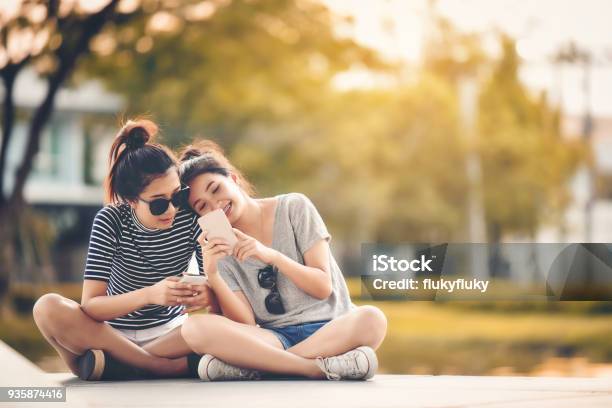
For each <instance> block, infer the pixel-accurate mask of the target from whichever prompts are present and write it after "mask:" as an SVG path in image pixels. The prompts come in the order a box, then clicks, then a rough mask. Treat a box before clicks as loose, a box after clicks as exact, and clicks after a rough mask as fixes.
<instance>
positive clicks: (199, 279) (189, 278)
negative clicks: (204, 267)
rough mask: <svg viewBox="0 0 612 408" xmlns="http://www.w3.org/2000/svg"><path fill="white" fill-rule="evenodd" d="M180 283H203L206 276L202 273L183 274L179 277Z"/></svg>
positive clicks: (206, 280)
mask: <svg viewBox="0 0 612 408" xmlns="http://www.w3.org/2000/svg"><path fill="white" fill-rule="evenodd" d="M179 282H181V283H193V284H195V285H204V284H205V283H206V282H208V278H207V277H206V276H204V275H189V274H186V275H183V277H182V278H181V280H180V281H179Z"/></svg>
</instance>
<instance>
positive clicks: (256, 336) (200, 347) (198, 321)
mask: <svg viewBox="0 0 612 408" xmlns="http://www.w3.org/2000/svg"><path fill="white" fill-rule="evenodd" d="M386 330H387V320H386V318H385V316H384V314H383V313H382V312H381V311H380V310H379V309H377V308H375V307H373V306H361V307H358V308H356V309H355V310H353V311H351V312H349V313H347V314H346V315H343V316H341V317H339V318H336V319H334V320H332V321H331V322H329V323H327V324H326V325H325V326H323V327H322V328H321V329H319V330H318V331H316V332H315V333H314V334H313V335H312V336H310V337H309V338H308V339H306V340H304V341H303V342H301V343H298V344H296V345H295V346H293V347H291V348H289V349H288V350H283V347H282V344H281V343H280V341H279V340H278V338H277V337H276V336H275V335H274V334H273V333H272V332H271V331H269V330H266V329H262V328H259V327H256V326H249V325H246V324H241V323H236V322H234V321H231V320H229V319H227V318H225V317H223V316H217V315H198V316H191V317H189V319H187V321H186V322H185V323H184V324H183V326H182V328H181V333H182V336H183V338H184V340H185V342H186V343H187V344H188V345H189V346H190V347H191V349H192V350H193V351H195V352H196V353H198V354H211V355H213V356H215V357H218V358H219V359H221V360H223V361H225V362H227V363H229V364H232V365H235V366H239V367H244V368H250V369H256V370H261V371H266V372H271V373H279V374H291V375H302V376H305V377H310V378H321V377H322V376H323V373H322V372H321V370H320V369H319V368H318V367H317V365H316V362H315V358H316V357H329V356H334V355H339V354H342V353H345V352H347V351H349V350H352V349H354V348H357V347H359V346H369V347H372V348H373V349H376V348H378V346H380V344H381V343H382V341H383V339H384V337H385V334H386Z"/></svg>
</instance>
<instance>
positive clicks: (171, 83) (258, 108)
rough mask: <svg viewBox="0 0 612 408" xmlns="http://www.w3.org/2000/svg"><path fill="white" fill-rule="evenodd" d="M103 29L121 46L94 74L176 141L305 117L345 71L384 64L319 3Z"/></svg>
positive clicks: (279, 3)
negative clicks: (169, 24) (162, 25)
mask: <svg viewBox="0 0 612 408" xmlns="http://www.w3.org/2000/svg"><path fill="white" fill-rule="evenodd" d="M217 3H218V2H217ZM211 4H212V3H211ZM102 36H104V37H106V38H108V39H109V40H108V41H109V42H111V43H112V46H110V47H111V50H110V51H107V52H105V53H100V54H98V55H97V56H96V57H95V58H92V59H91V60H90V61H89V63H88V64H87V69H86V70H85V74H86V75H91V74H93V75H96V76H98V77H101V78H102V79H104V80H105V81H106V83H107V84H108V86H109V88H110V89H112V90H114V91H116V92H119V93H121V94H123V95H125V96H126V99H127V101H128V114H138V113H142V112H151V113H152V114H153V115H154V117H155V118H156V119H157V120H158V121H159V122H161V124H162V125H163V127H164V129H165V134H166V141H168V142H169V143H171V144H173V145H177V144H181V143H184V142H185V141H186V140H188V139H190V138H191V137H192V136H193V135H194V134H198V133H200V134H204V135H213V136H214V137H216V138H217V139H218V140H221V141H222V142H223V143H224V144H225V145H226V146H232V145H233V144H234V143H235V142H236V141H237V140H239V139H240V137H241V136H242V135H243V134H244V133H245V132H246V131H247V129H253V128H254V127H260V128H261V127H262V126H269V125H270V124H274V125H275V126H279V125H281V124H283V123H284V124H291V123H292V122H294V121H296V120H298V121H299V120H301V118H303V117H304V116H308V115H309V114H310V113H311V112H313V111H316V110H318V108H319V106H320V105H321V103H322V102H321V101H322V100H323V99H325V98H326V97H327V95H328V94H329V92H330V81H331V79H332V78H333V76H334V75H335V74H336V73H337V72H340V71H342V70H344V69H346V68H348V67H350V66H351V65H353V64H358V63H359V64H364V65H367V66H370V67H377V66H378V67H382V66H383V64H382V63H381V62H380V61H379V60H378V58H377V57H376V54H375V53H374V52H373V51H371V50H368V49H366V48H363V47H360V46H358V45H357V44H355V43H354V42H353V41H351V40H348V39H340V38H338V37H337V36H336V35H335V34H334V33H333V22H332V16H331V15H330V12H329V10H328V9H327V8H325V7H324V6H323V5H321V4H320V3H319V2H316V1H295V0H272V1H233V2H227V3H222V4H218V5H217V6H215V7H214V9H211V10H210V12H209V13H208V14H206V15H205V16H203V18H202V17H200V18H195V17H194V16H191V17H190V15H189V14H186V15H185V20H183V21H180V22H177V23H176V24H174V27H173V29H172V30H167V31H156V30H155V27H154V25H152V24H151V21H150V20H147V19H140V20H136V21H135V22H134V24H131V25H129V26H127V27H109V29H108V30H107V31H105V32H104V33H103V34H102ZM135 43H136V46H134V44H135ZM143 43H144V44H145V45H146V46H144V47H143V46H141V45H142V44H143Z"/></svg>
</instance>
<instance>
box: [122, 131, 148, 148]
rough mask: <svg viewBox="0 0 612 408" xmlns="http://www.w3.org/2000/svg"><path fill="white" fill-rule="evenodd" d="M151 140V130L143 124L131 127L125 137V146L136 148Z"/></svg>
mask: <svg viewBox="0 0 612 408" xmlns="http://www.w3.org/2000/svg"><path fill="white" fill-rule="evenodd" d="M148 141H149V132H147V130H146V129H145V128H144V127H142V126H135V127H133V128H131V129H130V130H129V131H128V132H127V135H126V137H125V147H126V148H128V149H130V150H134V149H139V148H141V147H142V146H144V145H145V144H146V143H147V142H148Z"/></svg>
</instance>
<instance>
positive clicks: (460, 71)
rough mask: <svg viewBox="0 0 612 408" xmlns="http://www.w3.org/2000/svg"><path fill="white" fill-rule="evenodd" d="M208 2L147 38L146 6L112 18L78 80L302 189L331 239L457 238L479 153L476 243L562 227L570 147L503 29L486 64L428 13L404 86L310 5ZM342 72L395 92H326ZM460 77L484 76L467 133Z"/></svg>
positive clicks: (175, 136) (178, 137)
mask: <svg viewBox="0 0 612 408" xmlns="http://www.w3.org/2000/svg"><path fill="white" fill-rule="evenodd" d="M219 4H221V5H218V7H217V8H216V11H215V13H214V14H212V16H211V17H210V18H208V19H206V20H204V21H196V22H193V21H189V19H186V20H184V21H182V22H181V24H180V25H179V26H177V28H176V29H175V30H174V31H172V32H163V33H155V32H152V31H151V29H150V25H151V24H150V23H151V21H150V18H151V17H149V16H148V15H144V16H143V17H141V18H136V19H135V20H134V22H133V23H132V24H128V25H125V26H121V27H113V26H110V28H109V29H108V30H106V31H105V32H104V33H103V36H106V38H112V39H113V40H112V44H113V46H112V47H111V48H112V52H110V53H109V52H107V53H106V54H105V53H98V54H94V56H92V57H91V58H89V59H88V60H87V61H86V63H85V64H84V65H83V67H84V69H83V70H81V74H80V76H81V77H83V76H91V75H94V76H97V77H100V78H102V79H103V80H104V81H105V82H106V83H107V85H108V86H109V87H110V89H112V90H113V91H115V92H118V93H120V94H122V95H124V96H125V97H126V98H127V102H128V111H127V112H126V113H127V114H128V115H129V114H137V113H143V112H144V113H150V114H152V116H153V117H154V118H155V119H156V120H158V121H159V122H160V123H161V124H162V127H163V129H164V131H165V132H164V133H165V141H166V142H167V143H169V144H171V145H173V146H178V145H181V144H185V143H187V142H189V141H190V140H191V138H192V137H193V136H195V135H204V136H206V137H211V138H213V139H215V140H216V141H218V142H220V143H221V144H222V145H223V146H224V147H225V148H226V149H227V151H228V152H229V154H230V156H231V159H232V160H233V161H234V162H235V164H236V165H237V166H238V167H239V168H241V169H242V170H243V171H244V172H245V173H246V174H247V176H248V177H249V178H250V179H251V180H252V181H253V182H254V184H255V186H256V187H257V188H258V191H259V194H260V195H270V194H277V193H279V192H285V191H302V192H305V193H306V194H308V195H309V196H310V197H311V198H312V199H313V201H315V203H316V204H317V206H318V207H319V209H320V211H321V212H322V213H323V215H324V218H325V220H326V222H327V223H328V224H329V226H330V229H331V230H332V231H333V232H334V235H336V236H337V237H338V238H339V241H340V242H343V243H347V242H348V243H359V242H363V241H379V242H399V241H426V242H434V241H453V240H457V241H461V240H466V239H467V234H466V205H467V203H466V197H467V194H466V191H468V181H467V177H466V163H465V160H466V156H467V152H469V151H475V152H476V153H477V154H478V155H479V157H480V161H481V166H482V170H483V180H482V190H483V199H484V208H485V213H486V214H485V216H486V222H487V226H488V232H489V239H491V240H499V239H500V238H501V236H502V234H503V233H505V232H513V233H521V234H524V235H527V236H529V235H533V234H534V232H535V231H536V230H537V228H538V227H539V226H540V225H542V224H543V223H545V222H548V221H552V222H556V223H559V222H560V219H559V215H560V212H561V210H562V209H563V208H564V207H565V206H566V205H567V204H568V202H569V199H570V196H569V194H568V192H567V191H566V185H567V180H568V177H569V176H570V175H571V174H572V172H573V171H574V169H575V166H576V163H577V161H578V160H579V158H580V154H579V153H580V149H579V147H578V146H573V145H570V144H569V143H568V142H566V141H565V140H564V139H563V138H562V137H561V136H562V135H561V134H560V129H559V114H558V112H556V111H555V110H553V109H552V108H551V107H550V106H549V105H548V103H547V100H546V98H545V96H541V97H537V96H533V95H531V94H530V93H529V92H528V91H527V89H526V88H525V86H524V85H523V84H521V83H520V81H519V79H518V69H519V67H520V61H519V60H518V57H517V56H516V52H515V51H514V43H513V41H512V40H511V39H510V38H507V37H504V36H500V37H499V42H500V47H501V48H502V50H503V52H502V55H501V57H500V58H498V59H495V58H492V57H491V56H489V55H487V54H486V53H485V52H484V51H483V47H482V42H483V38H482V35H480V34H478V33H461V32H459V31H458V30H457V29H455V28H454V27H453V26H452V25H451V24H450V23H449V21H448V20H445V19H443V18H440V17H435V18H434V19H433V29H432V33H431V35H430V36H429V37H428V42H427V44H426V45H427V46H426V47H425V50H426V52H425V54H424V60H423V65H422V66H421V67H417V68H415V69H416V74H415V75H414V76H412V77H411V79H410V80H406V79H403V78H402V77H401V75H396V74H397V72H398V71H397V70H396V68H397V67H396V66H392V65H390V64H387V63H385V62H384V61H381V59H380V58H379V57H378V56H377V54H376V52H375V51H373V50H369V49H366V48H364V47H362V46H359V45H358V44H356V43H354V42H353V41H351V40H347V39H342V38H339V37H337V36H336V35H335V34H334V32H333V24H334V18H337V17H334V16H333V15H331V14H330V12H329V11H328V10H327V9H326V8H325V7H323V6H322V5H321V4H319V3H318V2H314V1H302V0H300V1H297V0H295V1H294V0H274V1H270V2H251V1H249V2H247V1H233V2H225V3H219ZM143 39H144V40H143ZM142 41H145V43H146V45H147V47H145V49H143V48H142V47H139V44H142ZM134 44H136V46H134ZM354 67H361V68H366V69H368V70H370V71H372V72H378V73H383V74H384V75H387V76H388V77H389V78H391V79H393V78H395V79H393V81H394V83H395V84H396V86H394V87H388V88H375V89H359V88H357V89H353V90H348V91H346V90H345V91H340V90H338V89H336V88H334V86H333V80H334V77H335V76H336V75H337V74H339V73H341V72H343V71H346V70H350V69H351V68H354ZM396 77H397V78H396ZM465 77H475V78H476V80H477V81H479V82H480V83H481V85H482V86H481V95H480V102H479V109H478V118H477V120H478V122H477V139H476V140H477V142H476V143H471V142H469V139H468V138H467V137H466V135H465V131H466V129H465V124H464V123H462V121H461V118H460V115H459V106H458V95H457V85H458V82H459V81H460V80H461V79H462V78H465Z"/></svg>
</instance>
